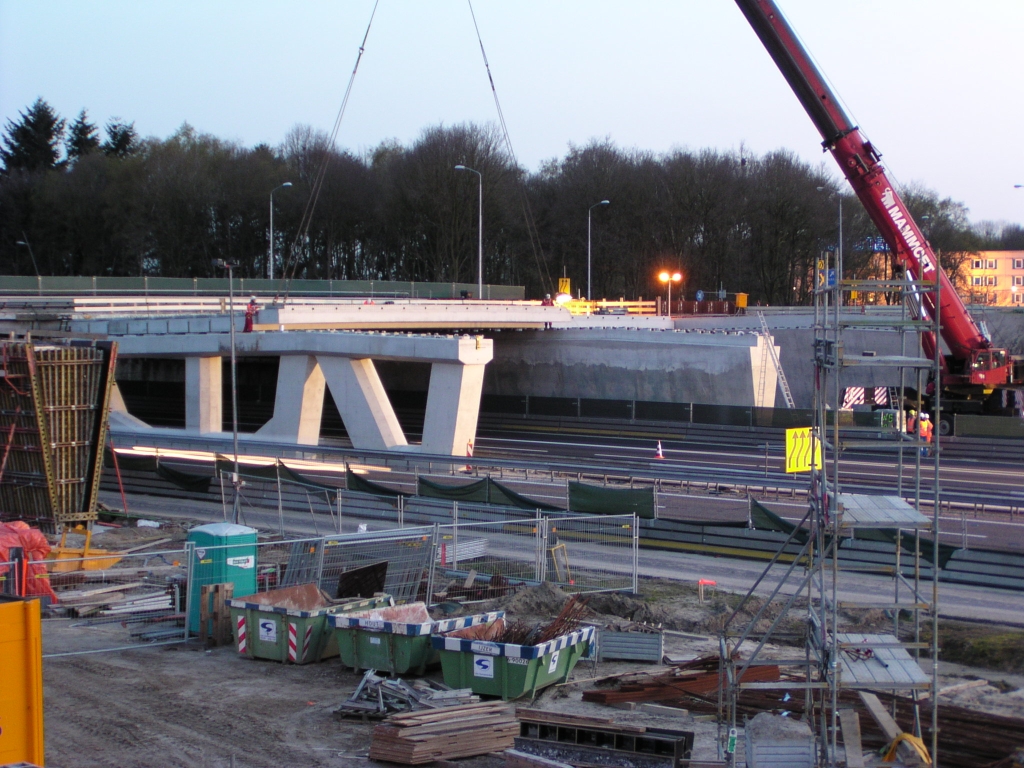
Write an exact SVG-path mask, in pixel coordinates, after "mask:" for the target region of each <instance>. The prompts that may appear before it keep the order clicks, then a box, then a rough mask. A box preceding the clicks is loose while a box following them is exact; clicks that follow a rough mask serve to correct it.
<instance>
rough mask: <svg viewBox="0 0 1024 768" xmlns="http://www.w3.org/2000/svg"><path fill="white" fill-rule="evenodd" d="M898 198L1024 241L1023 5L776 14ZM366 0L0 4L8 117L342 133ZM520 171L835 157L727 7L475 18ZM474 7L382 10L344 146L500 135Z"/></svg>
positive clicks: (484, 1) (783, 0) (891, 6)
mask: <svg viewBox="0 0 1024 768" xmlns="http://www.w3.org/2000/svg"><path fill="white" fill-rule="evenodd" d="M779 2H780V5H781V7H782V10H783V11H784V12H785V13H786V15H787V17H788V18H789V21H790V23H791V24H792V25H793V27H794V28H795V29H796V31H797V33H798V34H799V35H800V36H801V37H802V39H803V41H804V43H805V45H806V46H807V47H808V49H809V50H810V52H811V54H812V55H813V56H814V57H815V58H816V59H817V61H818V63H819V65H820V66H821V68H822V70H823V71H824V73H825V75H826V76H827V77H828V78H829V79H830V81H831V83H832V85H833V87H834V88H835V90H836V92H837V93H838V95H839V96H840V98H841V99H842V100H843V101H844V102H845V104H846V107H847V109H848V111H849V113H850V114H851V116H852V117H853V119H854V120H855V121H857V122H858V123H859V124H860V126H861V128H862V130H863V131H864V133H865V134H866V135H867V136H868V138H870V139H871V140H872V141H873V142H874V144H875V145H876V147H878V148H879V149H880V150H881V151H882V153H883V162H884V163H885V165H886V167H887V169H888V170H889V172H890V174H891V175H892V176H893V177H894V178H895V179H896V180H897V181H898V182H900V183H903V184H906V183H909V182H919V183H922V184H924V185H926V186H927V187H929V188H931V189H934V190H935V191H936V192H938V193H939V194H940V195H942V196H944V197H952V198H953V199H955V200H959V201H962V202H964V203H966V204H967V206H968V207H969V208H970V212H971V218H972V220H974V221H980V220H1004V221H1013V222H1022V221H1024V189H1020V190H1015V189H1014V184H1024V150H1022V148H1021V147H1022V142H1021V134H1022V127H1024V98H1022V96H1024V94H1022V90H1024V86H1022V83H1024V78H1022V73H1024V62H1022V41H1024V0H962V1H961V0H846V1H845V2H837V1H836V0H779ZM372 8H373V2H372V0H348V1H347V2H343V1H342V0H333V1H331V2H326V1H323V2H321V1H314V0H293V1H292V2H270V1H269V0H245V2H241V1H236V2H227V1H226V0H225V1H222V2H218V1H217V0H203V1H202V2H199V1H198V0H175V1H174V2H170V1H167V2H157V1H156V0H145V1H143V2H140V1H139V0H127V1H122V2H117V1H115V0H93V1H91V2H85V1H84V0H63V1H47V0H0V118H2V120H3V123H4V125H6V124H7V120H9V119H12V118H15V119H16V118H17V115H18V112H19V111H22V110H24V109H25V107H26V106H27V105H29V104H30V103H31V102H32V101H34V100H35V98H36V97H37V96H42V97H43V98H45V99H46V100H47V101H49V102H50V104H52V105H53V106H54V107H55V108H56V109H57V110H58V111H59V112H60V113H61V114H62V115H64V116H66V117H69V118H71V117H74V116H75V115H76V114H77V113H78V111H79V110H80V109H82V108H83V107H84V108H87V109H88V110H89V114H90V116H91V118H92V119H93V120H94V121H95V122H97V123H100V124H102V123H104V122H105V121H106V120H107V119H109V118H110V117H112V116H119V117H121V118H124V119H126V120H129V121H134V122H135V126H136V128H137V130H138V131H139V132H140V133H141V134H142V135H144V136H158V137H161V138H165V137H167V136H168V135H170V134H171V133H173V132H174V130H175V129H176V128H177V127H178V126H180V125H181V124H182V123H183V122H185V121H187V122H189V123H190V124H192V125H193V126H195V127H196V128H197V129H199V130H201V131H205V132H209V133H212V134H214V135H216V136H219V137H221V138H226V139H232V140H236V141H239V142H241V143H243V144H245V145H253V144H257V143H259V142H267V143H269V144H272V145H277V144H279V143H280V142H281V140H282V139H283V138H284V135H285V133H286V132H287V131H288V129H289V128H290V127H292V126H293V125H295V124H296V123H307V124H310V125H313V126H314V127H317V128H321V129H324V130H329V129H330V127H331V126H332V124H333V122H334V118H335V115H336V113H337V110H338V106H339V105H340V103H341V98H342V95H343V93H344V90H345V86H346V83H347V82H348V78H349V75H350V73H351V71H352V66H353V63H354V62H355V56H356V52H357V49H358V46H359V43H360V41H361V40H362V37H363V34H364V32H365V30H366V25H367V22H368V21H369V18H370V12H371V10H372ZM474 9H475V11H476V16H477V21H478V23H479V25H480V31H481V34H482V36H483V41H484V45H485V47H486V49H487V55H488V58H489V60H490V63H491V68H492V71H493V74H494V79H495V83H496V85H497V88H498V96H499V98H500V99H501V105H502V108H503V111H504V114H505V118H506V120H507V122H508V126H509V130H510V132H511V136H512V141H513V146H514V147H515V150H516V153H517V155H518V157H519V160H520V162H521V163H522V164H524V165H525V166H526V167H528V168H530V169H531V170H535V169H536V168H537V167H538V166H539V164H540V163H541V162H542V161H544V160H546V159H549V158H552V157H558V156H561V155H563V154H564V153H565V150H566V148H567V147H568V145H569V144H570V143H572V144H585V143H586V142H587V141H589V140H590V139H592V138H595V137H596V138H604V137H608V138H610V139H611V140H613V141H614V142H615V143H617V144H618V145H619V146H621V147H626V148H631V147H638V148H641V149H647V150H653V151H655V152H664V151H667V150H669V149H671V148H673V147H687V148H690V149H699V148H703V147H714V148H717V149H721V150H737V149H738V148H739V147H740V145H741V144H742V145H745V146H746V147H747V148H749V149H750V150H751V151H753V152H756V153H763V152H767V151H770V150H773V149H778V148H783V147H784V148H788V149H790V150H792V151H794V152H796V153H798V154H799V155H800V156H801V157H803V158H804V159H806V160H808V161H810V162H813V163H818V162H822V161H823V160H824V161H825V162H827V163H828V166H827V167H828V168H829V170H830V171H832V172H834V173H836V175H838V173H837V172H835V171H833V167H834V163H833V161H832V160H831V158H830V157H824V158H823V156H822V154H821V149H820V138H819V137H818V135H817V132H816V131H815V130H814V128H813V127H812V125H811V123H810V120H809V119H808V118H807V117H806V115H805V114H804V112H803V110H802V109H801V107H800V106H799V104H798V103H797V101H796V99H795V97H794V96H793V95H792V93H791V92H790V90H789V88H788V86H787V85H786V83H785V81H784V80H783V79H782V76H781V75H780V74H779V73H778V71H777V70H776V68H775V66H774V64H773V63H772V62H771V60H770V59H769V58H768V55H767V54H766V53H765V51H764V49H763V47H762V46H761V43H760V41H759V40H758V39H757V37H756V36H755V35H754V33H753V32H752V31H751V29H750V28H749V27H748V25H747V23H746V21H745V19H744V18H743V16H742V14H741V13H740V11H739V9H738V8H737V7H736V5H735V3H734V2H732V0H672V1H668V0H665V1H660V2H654V1H651V2H638V1H636V0H634V1H633V2H623V0H614V1H613V0H607V1H605V0H590V1H589V2H576V1H573V2H568V1H565V2H557V0H545V1H541V0H516V2H509V1H508V0H474ZM495 118H496V112H495V107H494V102H493V100H492V97H491V92H490V88H489V85H488V82H487V78H486V73H485V71H484V68H483V63H482V59H481V55H480V49H479V46H478V45H477V41H476V36H475V33H474V31H473V24H472V19H471V17H470V13H469V7H468V5H467V3H466V2H465V0H429V2H424V1H423V0H418V1H414V0H380V5H379V8H378V11H377V16H376V18H375V20H374V23H373V28H372V29H371V31H370V37H369V40H368V42H367V45H366V53H365V55H364V56H363V60H362V64H361V66H360V70H359V75H358V76H357V78H356V82H355V87H354V90H353V94H352V97H351V101H350V103H349V109H348V113H347V115H346V118H345V121H344V123H343V124H342V127H341V132H340V134H339V137H338V143H339V145H340V146H341V147H344V148H348V149H352V150H355V151H357V152H358V151H362V150H365V149H368V148H370V147H373V146H375V145H376V144H378V143H379V142H380V141H382V140H384V139H389V138H396V139H398V140H399V141H401V142H403V143H408V142H411V141H412V140H414V139H415V138H416V136H417V135H418V134H419V133H420V131H421V130H422V129H423V128H424V127H426V126H428V125H433V124H437V123H445V124H454V123H460V122H464V121H474V122H487V121H494V120H495Z"/></svg>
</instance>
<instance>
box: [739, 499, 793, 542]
mask: <svg viewBox="0 0 1024 768" xmlns="http://www.w3.org/2000/svg"><path fill="white" fill-rule="evenodd" d="M750 524H751V525H752V526H753V527H754V528H755V529H757V530H759V531H776V532H777V533H785V534H786V535H787V536H788V535H789V534H793V532H794V531H796V533H795V534H793V538H794V540H796V541H798V542H800V543H801V544H804V543H806V541H807V531H805V530H803V529H801V528H797V527H796V526H795V525H793V524H792V523H790V522H788V521H787V520H783V519H782V518H781V517H779V516H778V515H777V514H775V513H774V512H772V511H771V510H770V509H768V507H766V506H764V505H763V504H759V503H758V502H757V500H756V499H751V500H750Z"/></svg>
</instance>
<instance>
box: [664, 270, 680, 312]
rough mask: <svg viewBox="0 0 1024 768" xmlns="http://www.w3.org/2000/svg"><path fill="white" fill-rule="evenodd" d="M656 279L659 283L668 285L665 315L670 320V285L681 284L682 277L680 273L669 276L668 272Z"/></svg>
mask: <svg viewBox="0 0 1024 768" xmlns="http://www.w3.org/2000/svg"><path fill="white" fill-rule="evenodd" d="M658 279H659V280H660V281H661V282H663V283H666V284H667V285H668V311H667V312H666V313H665V314H667V315H668V317H669V319H671V318H672V283H678V282H681V281H682V279H683V275H682V273H681V272H673V273H672V274H669V273H668V272H662V273H661V274H660V275H658Z"/></svg>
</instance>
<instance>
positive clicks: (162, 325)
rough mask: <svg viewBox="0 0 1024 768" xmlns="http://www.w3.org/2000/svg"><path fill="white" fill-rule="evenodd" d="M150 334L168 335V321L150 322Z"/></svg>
mask: <svg viewBox="0 0 1024 768" xmlns="http://www.w3.org/2000/svg"><path fill="white" fill-rule="evenodd" d="M148 325H149V332H150V333H161V334H162V333H167V321H166V320H150V321H149V322H148Z"/></svg>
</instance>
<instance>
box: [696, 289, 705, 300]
mask: <svg viewBox="0 0 1024 768" xmlns="http://www.w3.org/2000/svg"><path fill="white" fill-rule="evenodd" d="M697 301H704V291H697Z"/></svg>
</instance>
